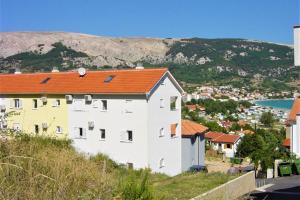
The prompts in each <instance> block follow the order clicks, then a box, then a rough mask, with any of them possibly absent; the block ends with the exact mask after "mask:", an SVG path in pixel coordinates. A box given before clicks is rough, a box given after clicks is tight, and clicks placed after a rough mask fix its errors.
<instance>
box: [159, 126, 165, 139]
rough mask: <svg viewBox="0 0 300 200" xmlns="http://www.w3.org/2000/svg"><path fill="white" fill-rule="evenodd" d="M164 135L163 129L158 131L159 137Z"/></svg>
mask: <svg viewBox="0 0 300 200" xmlns="http://www.w3.org/2000/svg"><path fill="white" fill-rule="evenodd" d="M164 135H165V130H164V128H161V129H160V130H159V136H160V137H163V136H164Z"/></svg>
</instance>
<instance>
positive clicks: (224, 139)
mask: <svg viewBox="0 0 300 200" xmlns="http://www.w3.org/2000/svg"><path fill="white" fill-rule="evenodd" d="M205 138H207V139H209V140H211V141H212V142H216V143H232V144H234V143H235V142H236V141H237V140H238V139H239V138H240V136H239V135H232V134H225V133H220V132H208V133H206V134H205Z"/></svg>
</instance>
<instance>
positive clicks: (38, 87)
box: [0, 68, 168, 94]
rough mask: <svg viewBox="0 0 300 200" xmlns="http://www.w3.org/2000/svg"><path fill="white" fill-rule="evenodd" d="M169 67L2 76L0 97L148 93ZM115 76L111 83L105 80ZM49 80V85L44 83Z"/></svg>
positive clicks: (0, 76)
mask: <svg viewBox="0 0 300 200" xmlns="http://www.w3.org/2000/svg"><path fill="white" fill-rule="evenodd" d="M167 71H168V70H167V69H166V68H157V69H142V70H138V69H131V70H107V71H87V73H86V75H84V76H83V77H80V76H79V74H78V73H77V72H55V73H31V74H3V75H0V94H89V93H90V94H93V93H94V94H145V93H147V92H149V91H150V90H151V89H152V88H153V87H154V86H155V84H156V83H157V82H158V81H159V80H160V79H161V78H162V76H163V75H164V74H165V73H166V72H167ZM110 75H113V76H114V78H113V79H112V81H111V82H109V83H105V82H104V80H105V79H106V78H107V77H108V76H110ZM47 78H50V79H49V80H48V82H47V83H45V84H41V82H42V81H43V80H45V79H47Z"/></svg>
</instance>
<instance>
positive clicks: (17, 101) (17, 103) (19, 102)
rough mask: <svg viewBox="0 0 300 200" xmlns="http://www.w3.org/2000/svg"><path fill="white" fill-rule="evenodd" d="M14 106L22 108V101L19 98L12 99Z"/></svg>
mask: <svg viewBox="0 0 300 200" xmlns="http://www.w3.org/2000/svg"><path fill="white" fill-rule="evenodd" d="M14 108H22V101H21V100H20V99H14Z"/></svg>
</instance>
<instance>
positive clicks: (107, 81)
mask: <svg viewBox="0 0 300 200" xmlns="http://www.w3.org/2000/svg"><path fill="white" fill-rule="evenodd" d="M114 77H115V75H109V76H108V77H106V78H105V80H104V83H109V82H111V81H112V80H113V78H114Z"/></svg>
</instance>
